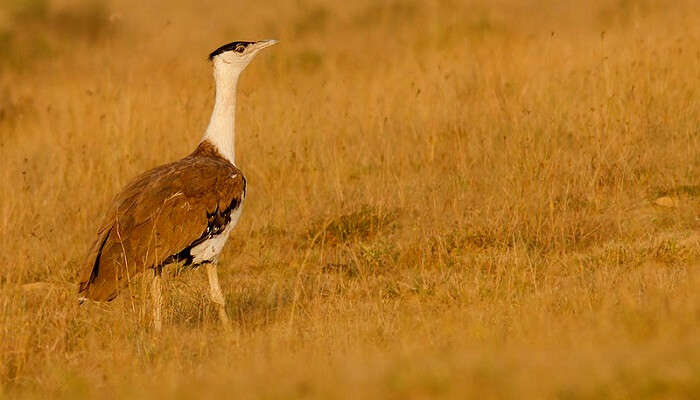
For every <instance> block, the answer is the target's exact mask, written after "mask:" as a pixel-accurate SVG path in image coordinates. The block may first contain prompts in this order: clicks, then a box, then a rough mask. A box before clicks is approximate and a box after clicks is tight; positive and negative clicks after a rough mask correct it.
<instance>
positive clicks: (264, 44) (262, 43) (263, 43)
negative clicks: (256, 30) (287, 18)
mask: <svg viewBox="0 0 700 400" xmlns="http://www.w3.org/2000/svg"><path fill="white" fill-rule="evenodd" d="M279 42H280V41H279V40H274V39H271V40H261V41H259V42H255V47H257V50H262V49H264V48H265V47H270V46H272V45H273V44H277V43H279Z"/></svg>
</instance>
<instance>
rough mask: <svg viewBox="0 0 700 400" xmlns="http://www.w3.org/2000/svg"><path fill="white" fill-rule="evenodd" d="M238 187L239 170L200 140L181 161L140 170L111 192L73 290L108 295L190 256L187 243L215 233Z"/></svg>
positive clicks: (227, 217) (241, 182) (239, 193)
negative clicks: (138, 277)
mask: <svg viewBox="0 0 700 400" xmlns="http://www.w3.org/2000/svg"><path fill="white" fill-rule="evenodd" d="M245 186H246V182H245V178H244V177H243V174H242V173H241V171H240V170H239V169H238V168H236V166H234V165H233V164H231V163H230V162H229V161H228V160H226V159H225V158H223V157H222V156H221V155H220V154H219V152H218V151H217V150H216V148H215V147H214V146H213V145H211V144H210V143H209V142H208V141H206V140H205V141H203V142H202V143H201V144H200V145H199V147H197V149H196V150H195V151H194V152H193V153H192V154H190V155H189V156H187V157H185V158H183V159H182V160H180V161H177V162H174V163H170V164H165V165H161V166H159V167H156V168H154V169H152V170H150V171H148V172H146V173H144V174H143V175H141V176H140V177H138V178H137V179H135V180H134V181H132V182H131V183H130V184H129V185H127V186H126V187H125V188H124V190H123V191H122V192H121V193H119V194H118V195H117V196H116V198H115V200H114V202H113V204H112V206H111V207H110V208H109V211H108V212H107V214H106V215H105V217H104V220H103V222H102V224H100V228H99V231H98V237H97V240H96V241H95V242H94V244H93V245H92V247H91V250H90V251H89V254H88V257H87V260H86V263H85V266H84V267H83V269H82V271H81V273H80V283H79V296H81V297H85V298H88V299H92V300H97V301H109V300H112V299H114V298H115V297H116V296H117V294H118V292H119V289H120V288H123V287H124V286H126V285H127V284H128V283H129V282H130V281H131V279H132V278H133V277H134V276H136V275H138V274H139V273H140V272H143V271H145V270H147V269H151V268H155V269H158V270H160V268H162V267H163V266H164V265H167V264H169V263H173V262H177V261H184V262H185V263H186V264H188V263H192V255H191V254H189V250H191V249H192V248H193V247H194V246H196V245H197V244H199V243H202V242H203V241H205V240H206V239H208V238H211V237H214V236H216V235H218V234H221V233H222V231H223V229H225V227H226V226H227V225H228V223H230V221H231V212H233V211H235V210H237V209H238V208H239V207H240V206H241V202H242V201H243V199H244V197H245ZM210 261H211V260H207V261H204V262H210Z"/></svg>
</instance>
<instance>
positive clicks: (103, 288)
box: [78, 228, 118, 304]
mask: <svg viewBox="0 0 700 400" xmlns="http://www.w3.org/2000/svg"><path fill="white" fill-rule="evenodd" d="M111 232H112V229H111V228H109V229H106V230H105V231H104V232H103V233H102V234H101V235H100V236H99V237H98V238H97V240H96V241H95V243H94V244H93V245H92V248H91V249H90V252H89V253H88V257H87V260H86V262H85V266H84V267H83V269H82V271H81V272H80V278H79V281H78V304H83V303H84V302H85V301H86V300H94V301H110V300H113V299H114V298H115V297H117V293H118V285H117V281H116V271H115V270H114V268H101V267H103V265H102V264H103V263H102V261H103V260H102V253H103V250H104V248H105V245H106V244H107V240H108V239H109V235H110V233H111ZM105 267H106V266H105ZM110 272H111V273H110Z"/></svg>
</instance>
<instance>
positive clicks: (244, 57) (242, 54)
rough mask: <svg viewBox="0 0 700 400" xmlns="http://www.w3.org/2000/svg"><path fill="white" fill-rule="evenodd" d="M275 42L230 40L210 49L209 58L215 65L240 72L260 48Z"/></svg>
mask: <svg viewBox="0 0 700 400" xmlns="http://www.w3.org/2000/svg"><path fill="white" fill-rule="evenodd" d="M277 43H278V41H277V40H260V41H257V42H242V41H241V42H231V43H227V44H225V45H223V46H221V47H219V48H218V49H216V50H214V51H212V52H211V53H210V54H209V60H211V61H212V62H213V63H214V65H215V66H217V67H229V68H231V69H233V70H236V71H238V72H240V71H242V70H243V69H245V67H247V66H248V64H249V63H250V62H251V61H252V60H253V58H254V57H255V55H256V54H258V52H259V51H260V50H262V49H264V48H265V47H269V46H272V45H273V44H277ZM227 69H228V68H227Z"/></svg>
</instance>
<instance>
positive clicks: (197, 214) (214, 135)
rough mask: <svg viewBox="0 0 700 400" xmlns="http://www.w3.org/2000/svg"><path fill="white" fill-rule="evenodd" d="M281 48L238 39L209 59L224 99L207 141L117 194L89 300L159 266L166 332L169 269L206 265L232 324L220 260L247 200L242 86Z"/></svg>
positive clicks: (84, 294) (87, 271)
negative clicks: (257, 60) (265, 52)
mask: <svg viewBox="0 0 700 400" xmlns="http://www.w3.org/2000/svg"><path fill="white" fill-rule="evenodd" d="M275 43H277V41H276V40H263V41H258V42H232V43H228V44H226V45H223V46H221V47H219V48H218V49H216V50H214V51H213V52H212V53H211V54H210V55H209V60H211V61H212V63H213V67H214V79H215V82H216V100H215V103H214V111H213V112H212V115H211V119H210V121H209V126H208V127H207V130H206V132H205V134H204V137H203V138H202V140H201V142H200V143H199V146H197V148H196V149H195V150H194V152H193V153H192V154H190V155H188V156H187V157H185V158H183V159H181V160H179V161H176V162H173V163H170V164H165V165H161V166H159V167H156V168H154V169H152V170H150V171H147V172H145V173H144V174H142V175H141V176H139V177H138V178H136V179H135V180H134V181H132V182H131V183H129V184H128V185H127V186H126V187H125V188H124V189H123V190H122V191H121V192H120V193H119V194H118V195H117V196H116V198H115V199H114V202H113V204H112V205H111V207H110V208H109V210H108V211H107V214H106V215H105V217H104V220H103V221H102V223H101V224H100V225H99V229H98V233H97V239H96V240H95V242H94V244H93V245H92V247H91V248H90V251H89V253H88V256H87V260H86V263H85V266H84V267H83V269H82V271H81V274H80V282H79V288H78V298H79V301H80V302H81V303H82V302H83V301H85V300H87V299H90V300H95V301H110V300H112V299H114V298H115V297H116V296H117V294H118V293H119V290H120V289H121V288H123V287H124V286H126V285H128V283H129V282H130V281H131V279H132V278H133V277H135V276H136V275H138V274H139V273H141V272H144V271H146V270H151V269H152V270H153V271H154V278H153V282H152V286H151V295H152V297H153V307H154V308H153V320H154V327H155V329H156V330H160V329H161V303H162V294H161V277H160V276H161V272H162V269H163V267H164V266H166V265H168V264H173V263H177V262H182V263H184V265H185V266H192V267H197V266H200V265H202V264H205V265H206V270H207V276H208V278H209V286H210V296H211V300H212V301H213V302H214V303H215V304H216V305H217V308H218V313H219V318H220V319H221V322H222V323H223V324H224V326H225V327H228V325H229V320H228V316H227V314H226V308H225V306H226V302H225V298H224V296H223V294H222V293H221V287H220V286H219V277H218V273H217V257H218V255H219V253H220V252H221V249H222V248H223V247H224V244H225V243H226V240H227V239H228V236H229V234H230V233H231V230H232V229H233V227H234V226H235V225H236V222H238V217H239V216H240V214H241V209H242V206H243V200H244V199H245V195H246V180H245V178H244V177H243V173H242V172H241V171H240V170H239V169H238V168H237V167H236V165H235V162H234V132H235V111H236V86H237V84H238V77H239V75H240V73H241V72H242V71H243V70H244V69H245V67H246V66H247V65H248V64H249V63H250V61H251V60H252V59H253V58H254V57H255V55H256V54H257V53H258V52H259V51H260V50H262V49H264V48H266V47H268V46H271V45H273V44H275Z"/></svg>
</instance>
